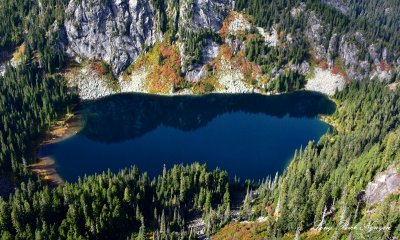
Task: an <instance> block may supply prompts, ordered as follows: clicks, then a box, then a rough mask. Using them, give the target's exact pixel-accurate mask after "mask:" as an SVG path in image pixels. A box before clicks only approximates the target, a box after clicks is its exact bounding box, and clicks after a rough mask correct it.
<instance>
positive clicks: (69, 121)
mask: <svg viewBox="0 0 400 240" xmlns="http://www.w3.org/2000/svg"><path fill="white" fill-rule="evenodd" d="M81 126H82V124H81V119H80V117H79V115H75V114H67V115H66V116H65V117H64V118H63V119H61V120H59V121H57V122H56V123H55V124H54V126H52V128H51V129H50V131H49V132H48V133H47V134H46V135H45V136H44V138H43V140H42V141H41V143H40V145H39V146H38V148H37V150H36V155H37V158H36V160H37V161H36V163H34V164H31V165H29V168H30V169H31V171H32V172H33V173H35V174H37V175H38V176H39V177H40V178H41V179H42V180H43V181H45V182H47V183H49V184H51V185H59V184H61V183H63V180H62V178H61V177H60V176H59V175H58V173H57V167H56V164H55V160H54V159H52V158H50V157H49V156H40V155H39V154H38V152H39V150H40V149H41V148H43V147H44V146H46V145H49V144H54V143H57V142H60V141H63V140H65V139H67V138H69V137H71V136H73V135H75V134H77V133H78V132H79V131H80V130H81Z"/></svg>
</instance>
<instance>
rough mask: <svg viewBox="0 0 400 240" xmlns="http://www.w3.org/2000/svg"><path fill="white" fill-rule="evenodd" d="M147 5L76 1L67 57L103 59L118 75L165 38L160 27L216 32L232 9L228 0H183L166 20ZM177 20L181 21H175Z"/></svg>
mask: <svg viewBox="0 0 400 240" xmlns="http://www.w3.org/2000/svg"><path fill="white" fill-rule="evenodd" d="M151 2H152V1H148V0H109V1H106V2H105V1H102V0H71V2H70V3H69V4H68V7H67V10H66V20H65V23H64V25H65V30H66V31H65V32H66V38H67V39H68V48H67V53H68V54H69V55H70V56H74V57H75V56H80V57H84V58H88V59H95V60H102V61H105V62H107V63H109V64H110V65H111V66H112V70H113V72H114V74H116V75H119V74H120V73H121V72H122V71H124V70H125V69H126V68H127V67H128V66H129V65H130V64H131V63H132V62H134V61H135V60H136V58H137V57H138V56H139V55H140V54H141V53H143V52H145V51H146V50H147V48H148V47H151V46H152V45H153V44H154V43H155V42H156V41H157V40H161V39H162V37H163V36H162V32H161V30H160V29H161V27H160V26H161V22H160V21H169V22H171V21H172V22H174V21H178V22H175V23H174V24H172V25H176V26H178V30H179V31H178V32H179V33H180V32H184V31H186V32H187V31H190V32H194V31H197V30H199V29H211V30H212V31H215V32H217V31H218V30H219V29H220V28H221V26H222V22H223V20H224V19H225V17H226V15H227V13H228V11H229V9H230V1H229V0H195V1H180V2H179V4H180V5H179V8H178V10H177V9H175V8H174V7H171V6H168V7H167V9H166V10H165V12H166V14H167V16H166V18H167V20H165V19H163V20H161V17H160V14H159V10H157V9H155V8H154V6H153V5H152V4H151ZM177 11H179V14H177ZM176 16H179V18H177V19H175V18H176Z"/></svg>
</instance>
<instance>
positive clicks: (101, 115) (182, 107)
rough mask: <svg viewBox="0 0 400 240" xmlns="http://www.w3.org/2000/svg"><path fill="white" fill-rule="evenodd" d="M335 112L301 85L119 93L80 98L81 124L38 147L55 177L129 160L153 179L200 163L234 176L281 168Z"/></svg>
mask: <svg viewBox="0 0 400 240" xmlns="http://www.w3.org/2000/svg"><path fill="white" fill-rule="evenodd" d="M334 111H335V104H334V103H333V102H332V101H330V100H329V99H328V98H327V97H326V96H324V95H321V94H318V93H313V92H306V91H300V92H295V93H290V94H283V95H276V96H263V95H257V94H248V95H246V94H244V95H243V94H240V95H221V94H219V95H205V96H174V97H167V96H155V95H144V94H121V95H113V96H110V97H106V98H102V99H99V100H95V101H90V102H85V103H82V104H80V106H79V109H78V114H79V115H80V118H81V119H82V120H81V121H82V128H81V130H80V131H79V132H78V133H77V134H75V135H73V136H71V137H69V138H66V139H65V140H62V141H59V142H56V143H51V144H47V145H43V146H42V147H41V148H40V149H39V150H38V155H39V157H48V158H52V159H53V160H54V161H55V168H56V171H57V173H58V174H59V175H60V176H61V178H62V179H63V180H65V181H68V182H74V181H76V180H77V179H78V178H79V177H83V176H85V175H92V174H95V173H102V172H103V171H108V169H110V170H111V171H119V170H121V169H123V168H126V167H130V166H132V165H136V166H137V167H138V168H139V169H140V170H141V171H143V172H144V171H146V172H148V174H149V175H150V176H152V177H155V176H158V175H159V174H161V173H162V170H163V167H164V165H165V166H166V168H171V167H172V166H173V165H175V164H190V163H193V162H199V163H206V164H207V166H208V169H214V168H220V169H223V170H226V171H227V172H228V174H229V176H230V177H231V178H232V179H233V178H234V177H235V176H236V177H238V178H240V179H242V180H244V179H252V180H256V181H257V180H261V179H263V178H265V177H266V176H268V175H275V174H276V173H277V172H278V173H282V171H283V170H284V169H285V167H286V166H287V164H288V163H289V162H290V160H291V158H292V157H293V155H294V153H295V150H296V149H300V148H301V147H305V146H306V145H307V144H308V142H309V141H318V140H319V139H320V137H321V136H322V135H323V134H325V133H326V132H327V131H329V129H330V128H331V127H330V126H329V125H328V124H327V123H325V122H323V121H322V120H321V119H320V116H321V115H329V114H332V113H333V112H334Z"/></svg>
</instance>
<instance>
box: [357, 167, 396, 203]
mask: <svg viewBox="0 0 400 240" xmlns="http://www.w3.org/2000/svg"><path fill="white" fill-rule="evenodd" d="M398 191H400V174H399V173H398V172H397V170H396V169H395V168H392V169H389V170H387V171H386V172H384V173H381V174H379V175H378V176H377V177H375V180H374V181H373V182H370V183H368V185H367V187H366V189H365V195H364V200H365V202H366V203H367V204H374V203H377V202H380V201H382V200H383V199H384V198H385V197H386V196H388V195H389V194H391V193H395V192H398Z"/></svg>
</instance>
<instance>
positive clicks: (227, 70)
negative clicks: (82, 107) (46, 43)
mask: <svg viewBox="0 0 400 240" xmlns="http://www.w3.org/2000/svg"><path fill="white" fill-rule="evenodd" d="M322 2H324V3H326V4H328V5H329V6H332V7H333V8H336V9H338V11H340V12H342V13H344V14H347V12H348V11H350V10H349V9H348V8H346V5H343V2H342V1H322ZM234 4H235V1H231V0H180V1H178V0H151V1H148V0H71V1H70V2H69V4H68V6H67V9H66V17H65V22H64V26H65V28H62V29H63V34H61V35H62V36H64V35H65V38H64V42H65V43H66V44H67V45H66V46H67V54H68V55H69V56H70V57H74V58H75V59H76V61H77V62H81V61H86V60H96V61H102V62H105V63H107V64H109V65H110V66H111V70H112V73H113V75H114V76H116V77H117V78H118V84H119V85H120V87H119V88H120V89H122V90H121V91H130V90H132V89H134V91H139V92H151V93H159V92H162V93H168V94H171V93H174V92H175V91H179V89H184V88H188V87H189V89H186V90H185V91H184V93H193V92H199V91H200V92H202V91H205V90H206V91H214V92H226V91H234V92H253V91H259V92H263V91H267V92H271V88H273V87H271V86H274V85H277V84H276V82H274V81H275V80H276V79H278V78H279V76H284V75H285V76H287V75H288V72H290V71H294V72H297V73H299V74H301V75H303V76H309V77H308V78H309V84H308V85H307V89H311V90H316V91H321V92H323V93H326V94H329V95H332V94H333V93H334V92H335V90H336V88H337V89H339V90H340V89H341V88H343V85H344V82H345V81H351V80H359V81H361V80H365V79H372V78H377V79H379V80H380V81H388V80H391V79H393V77H394V76H395V75H396V72H397V71H398V70H399V68H400V67H399V64H400V58H399V59H396V57H395V56H394V55H392V54H389V53H388V50H387V49H386V48H385V47H384V45H382V41H378V40H377V41H376V42H371V41H370V40H366V37H365V32H363V31H355V32H353V31H350V32H343V31H342V32H340V31H337V28H336V26H332V25H331V24H330V23H327V22H326V21H325V20H324V19H323V17H322V16H321V15H320V14H318V13H316V12H315V11H313V10H310V9H307V7H306V5H305V4H304V3H298V4H296V5H295V6H288V8H289V9H290V10H289V13H290V15H291V17H292V18H293V19H294V20H295V21H299V22H304V23H305V24H304V28H302V29H301V30H302V31H300V28H299V29H297V30H296V31H294V32H293V31H291V32H290V33H289V30H288V29H283V28H281V27H280V25H279V23H275V24H273V25H272V27H271V28H262V27H260V26H257V25H256V24H255V22H254V21H253V17H252V16H249V15H247V14H243V13H241V12H235V11H234ZM277 29H279V30H277ZM64 31H65V34H64ZM257 36H261V37H262V38H263V45H264V46H266V47H268V49H267V50H262V51H261V52H259V53H257V54H258V55H259V56H257V57H256V58H255V59H254V58H253V59H251V57H250V58H249V56H251V54H252V53H253V52H254V51H259V48H260V45H257V46H256V47H255V48H254V49H251V50H249V49H248V47H249V46H248V45H249V43H251V42H252V41H259V40H257V39H258V38H257ZM303 39H305V41H306V45H307V49H308V50H309V55H310V57H309V58H308V59H306V60H304V59H303V60H301V62H298V61H297V60H294V59H287V60H282V57H281V56H279V55H282V54H283V56H288V55H290V54H291V52H290V51H293V49H296V48H297V45H296V44H299V42H302V41H303ZM156 43H159V44H158V45H157V46H156ZM155 46H156V48H157V49H156V50H154V48H155ZM308 46H309V47H308ZM261 47H262V46H261ZM199 49H200V50H199ZM253 50H254V51H253ZM268 52H276V56H272V57H271V56H267V55H268V54H267V53H268ZM260 64H264V65H265V66H267V67H265V66H262V65H260ZM128 68H129V69H128ZM314 69H316V74H314V71H315V70H314ZM101 72H102V71H100V73H101ZM127 72H128V73H127ZM92 75H93V74H92ZM92 75H91V76H92ZM138 76H140V77H138ZM232 76H235V77H232ZM321 77H322V78H323V79H322V80H321V79H320V78H321ZM93 78H94V79H96V77H95V75H93V76H92V79H93ZM99 78H101V77H99ZM76 79H77V78H74V81H75V80H76ZM78 79H79V78H78ZM125 80H130V81H131V82H129V81H125ZM91 82H92V81H84V86H83V87H82V88H84V89H86V90H88V91H89V92H91V94H90V96H91V97H90V98H96V96H97V95H96V91H92V89H91V86H89V85H91ZM88 84H89V85H88ZM78 85H79V86H80V84H78ZM95 85H96V86H99V84H97V83H96V84H95ZM194 88H196V89H194ZM199 89H200V90H199ZM232 89H233V90H232ZM277 89H279V87H278V88H277ZM104 92H108V91H102V93H101V94H100V95H104ZM110 92H114V91H110Z"/></svg>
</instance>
